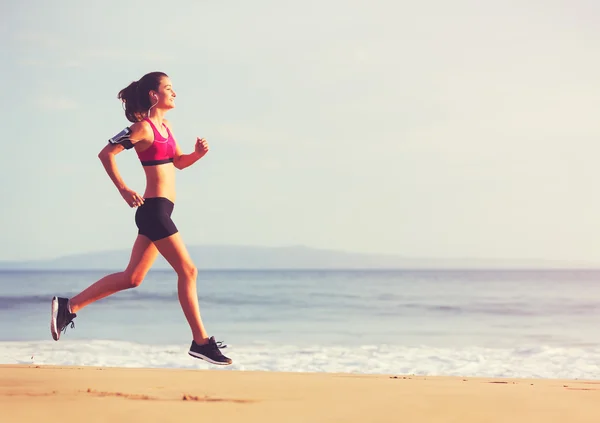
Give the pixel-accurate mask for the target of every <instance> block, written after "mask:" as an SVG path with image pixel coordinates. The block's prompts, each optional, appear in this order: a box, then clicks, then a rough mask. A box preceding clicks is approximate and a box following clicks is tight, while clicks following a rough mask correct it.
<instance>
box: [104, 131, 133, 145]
mask: <svg viewBox="0 0 600 423" xmlns="http://www.w3.org/2000/svg"><path fill="white" fill-rule="evenodd" d="M129 135H131V129H130V128H129V127H127V128H125V129H123V130H122V131H121V132H119V133H118V134H117V135H115V136H114V137H112V138H109V139H108V142H109V143H111V144H121V145H122V146H123V147H125V150H129V149H130V148H132V147H133V143H132V142H131V139H130V138H129Z"/></svg>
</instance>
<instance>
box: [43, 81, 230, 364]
mask: <svg viewBox="0 0 600 423" xmlns="http://www.w3.org/2000/svg"><path fill="white" fill-rule="evenodd" d="M176 96H177V95H176V94H175V91H174V90H173V85H172V83H171V80H170V79H169V77H168V76H167V75H166V74H164V73H162V72H152V73H148V74H146V75H144V76H143V77H142V78H141V79H140V80H139V81H134V82H132V83H131V84H129V86H127V87H126V88H124V89H122V90H121V91H120V92H119V94H118V98H119V99H120V100H121V101H122V102H123V105H124V109H125V116H126V117H127V119H128V120H129V121H130V122H132V123H133V124H132V125H131V126H129V127H127V128H125V129H124V130H123V131H121V132H119V133H118V134H117V135H115V136H114V137H112V138H111V139H109V142H108V144H107V145H106V146H105V147H104V148H103V149H102V151H100V153H99V154H98V157H99V158H100V160H101V162H102V164H103V165H104V169H105V170H106V172H107V173H108V176H109V177H110V179H111V180H112V181H113V183H114V184H115V186H116V187H117V189H118V190H119V193H120V194H121V196H122V197H123V199H124V200H125V202H126V203H127V204H128V205H129V206H130V207H136V208H137V210H136V213H135V223H136V225H137V227H138V236H137V239H136V240H135V242H134V244H133V249H132V251H131V257H130V260H129V264H128V265H127V268H126V269H125V270H124V271H122V272H118V273H113V274H110V275H107V276H105V277H103V278H102V279H100V280H98V281H97V282H95V283H93V284H92V285H90V286H89V287H88V288H86V289H85V290H83V291H82V292H80V293H79V294H77V295H75V296H74V297H72V298H62V297H54V298H52V315H51V321H50V330H51V332H52V337H53V338H54V340H55V341H58V340H59V338H60V334H61V332H65V331H66V328H67V326H68V325H71V328H73V327H74V323H73V319H74V318H75V317H76V316H77V313H78V312H79V310H81V309H82V308H84V307H86V306H88V305H90V304H91V303H93V302H95V301H98V300H99V299H101V298H104V297H107V296H109V295H112V294H114V293H116V292H119V291H122V290H124V289H130V288H136V287H138V286H139V285H140V284H141V283H142V281H143V280H144V277H145V276H146V274H147V273H148V270H150V267H151V266H152V264H153V263H154V260H155V259H156V257H157V256H158V254H159V253H160V254H161V255H162V256H163V257H164V258H165V259H166V260H167V262H169V264H170V265H171V266H172V267H173V269H174V270H175V272H176V273H177V277H178V278H177V292H178V297H179V303H180V304H181V308H182V309H183V313H184V315H185V317H186V319H187V321H188V324H189V325H190V329H191V331H192V337H193V340H192V344H191V347H190V349H189V351H188V353H189V355H191V356H193V357H196V358H200V359H203V360H206V361H208V362H210V363H213V364H220V365H228V364H231V362H232V361H231V359H229V358H228V357H225V356H224V355H223V354H222V353H221V351H220V349H221V348H225V347H226V346H225V345H223V344H222V343H221V342H216V341H215V338H214V337H209V336H208V334H207V332H206V329H205V328H204V325H203V323H202V319H201V317H200V307H199V305H198V295H197V291H196V277H197V274H198V270H197V269H196V266H195V265H194V263H193V261H192V259H191V258H190V256H189V254H188V251H187V249H186V247H185V245H184V243H183V241H182V239H181V235H180V233H179V231H178V230H177V227H176V226H175V223H173V221H172V220H171V213H172V211H173V207H174V203H175V169H185V168H187V167H189V166H191V165H193V164H194V163H196V162H197V161H198V160H199V159H200V158H202V157H204V155H205V154H206V153H207V152H208V143H207V142H206V140H205V139H203V138H198V139H197V140H196V144H195V148H194V151H193V152H192V153H190V154H183V153H182V152H181V150H180V149H179V146H178V144H177V141H176V140H175V138H174V137H173V128H172V127H171V124H170V123H169V121H168V120H167V119H165V115H166V113H167V112H168V111H169V110H171V109H173V108H174V107H175V97H176ZM131 148H134V149H135V151H136V153H137V156H138V158H139V160H140V162H141V164H142V167H143V169H144V172H145V174H146V190H145V192H144V195H143V196H142V195H139V194H138V193H137V192H135V191H134V190H132V189H130V188H128V187H127V185H126V184H125V182H124V181H123V179H122V178H121V176H120V174H119V171H118V169H117V164H116V161H115V156H116V155H117V154H119V153H120V152H122V151H123V150H126V149H131Z"/></svg>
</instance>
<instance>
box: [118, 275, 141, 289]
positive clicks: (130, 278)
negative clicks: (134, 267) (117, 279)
mask: <svg viewBox="0 0 600 423" xmlns="http://www.w3.org/2000/svg"><path fill="white" fill-rule="evenodd" d="M123 275H124V281H125V285H126V286H127V288H137V287H138V286H140V285H141V284H142V282H143V281H144V275H143V274H140V273H138V272H127V271H125V272H123Z"/></svg>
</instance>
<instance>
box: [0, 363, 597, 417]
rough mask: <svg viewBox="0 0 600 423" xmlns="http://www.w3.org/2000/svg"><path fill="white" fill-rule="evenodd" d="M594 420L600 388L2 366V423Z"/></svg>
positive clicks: (567, 383)
mask: <svg viewBox="0 0 600 423" xmlns="http://www.w3.org/2000/svg"><path fill="white" fill-rule="evenodd" d="M138 421H139V422H145V423H147V422H189V421H197V422H211V423H220V422H246V423H258V422H278V423H279V422H283V423H286V422H290V423H292V422H303V423H309V422H310V423H317V422H349V423H352V422H356V423H358V422H360V423H372V422H411V423H420V422H427V423H431V422H461V423H470V422H482V423H483V422H485V423H494V422H516V423H518V422H528V423H533V422H540V423H541V422H543V423H552V422H561V423H576V422H590V423H592V422H594V423H598V422H600V381H582V380H577V381H573V380H546V379H499V378H471V377H429V376H427V377H424V376H410V375H359V374H328V373H279V372H250V371H219V370H177V369H132V368H105V367H104V368H102V367H63V366H60V367H58V366H35V365H0V422H2V423H29V422H31V423H38V422H44V423H50V422H60V423H65V422H85V423H92V422H111V423H116V422H138Z"/></svg>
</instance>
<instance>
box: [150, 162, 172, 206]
mask: <svg viewBox="0 0 600 423" xmlns="http://www.w3.org/2000/svg"><path fill="white" fill-rule="evenodd" d="M143 168H144V172H145V173H146V191H144V198H152V197H165V198H167V199H169V200H170V201H171V202H172V203H175V166H173V163H164V164H160V165H155V166H143Z"/></svg>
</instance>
